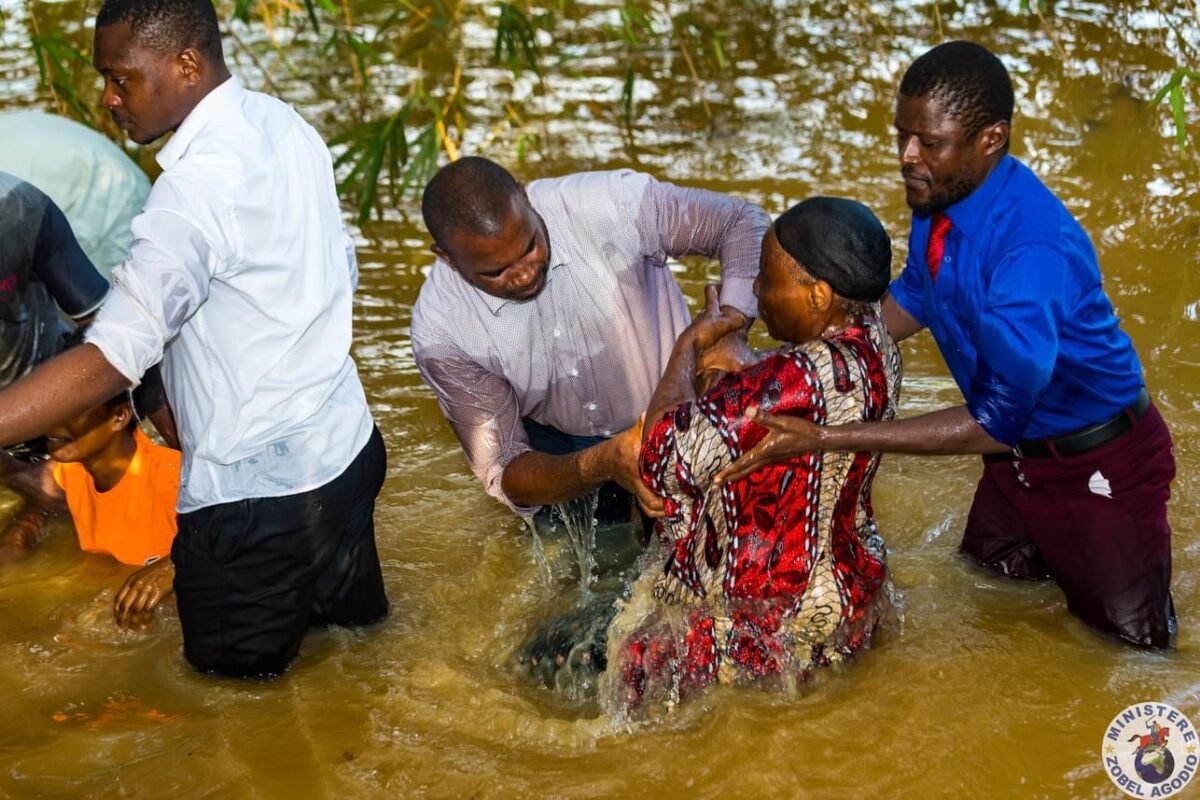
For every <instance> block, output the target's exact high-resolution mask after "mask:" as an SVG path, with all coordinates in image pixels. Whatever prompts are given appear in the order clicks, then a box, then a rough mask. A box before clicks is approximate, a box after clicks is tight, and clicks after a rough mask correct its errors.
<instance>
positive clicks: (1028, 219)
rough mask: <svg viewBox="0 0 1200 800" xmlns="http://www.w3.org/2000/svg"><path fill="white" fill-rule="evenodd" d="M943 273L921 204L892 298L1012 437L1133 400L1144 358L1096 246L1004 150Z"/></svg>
mask: <svg viewBox="0 0 1200 800" xmlns="http://www.w3.org/2000/svg"><path fill="white" fill-rule="evenodd" d="M946 216H947V217H948V218H949V219H950V222H951V225H952V227H951V228H950V232H949V234H948V236H947V238H946V244H945V251H944V254H943V257H942V263H941V265H940V268H939V270H938V276H937V280H936V281H935V280H933V279H931V278H930V270H929V265H928V264H927V263H926V262H925V253H926V251H927V249H928V245H929V238H930V219H929V218H926V217H921V216H917V215H914V216H913V220H912V232H911V233H910V235H909V241H908V244H909V247H908V263H907V264H906V265H905V268H904V271H903V273H901V275H900V277H899V278H897V279H896V280H895V281H893V283H892V286H891V293H892V296H893V297H894V298H895V299H896V302H897V303H898V304H899V305H900V307H901V308H903V309H904V310H905V311H907V312H908V313H909V314H910V315H912V317H913V318H914V319H916V320H917V322H919V323H920V324H921V325H923V326H925V327H927V328H929V330H930V332H931V333H932V334H933V338H934V340H935V341H936V342H937V344H938V348H939V349H940V350H941V352H942V357H943V358H945V359H946V365H947V366H948V367H949V368H950V372H951V374H953V376H954V380H955V381H956V382H957V383H958V386H959V389H961V390H962V393H963V397H964V398H965V399H966V404H967V408H968V409H969V410H970V412H971V415H972V416H973V417H974V418H975V420H976V421H977V422H978V423H979V424H980V425H981V426H982V427H983V428H984V430H986V431H987V432H988V434H989V435H991V436H992V438H994V439H996V440H997V441H1000V442H1003V443H1005V444H1008V445H1015V444H1016V443H1017V441H1018V440H1021V439H1043V438H1046V437H1048V436H1057V435H1062V434H1065V433H1069V432H1072V431H1076V430H1079V429H1081V428H1086V427H1088V426H1091V425H1095V424H1097V423H1100V422H1104V421H1106V420H1108V419H1110V418H1111V417H1113V416H1114V415H1116V414H1117V413H1119V412H1120V411H1121V409H1123V408H1125V407H1127V406H1129V405H1130V404H1131V403H1133V401H1134V399H1135V398H1136V397H1137V393H1138V391H1139V390H1140V389H1141V387H1142V386H1143V384H1144V379H1143V376H1142V367H1141V363H1140V362H1139V360H1138V357H1137V353H1136V352H1134V349H1133V343H1132V342H1131V341H1130V339H1129V336H1128V335H1127V334H1126V333H1125V332H1124V331H1123V330H1121V328H1120V323H1119V321H1118V320H1117V317H1116V314H1115V312H1114V311H1113V306H1112V303H1111V302H1110V301H1109V299H1108V296H1107V295H1106V294H1105V293H1104V287H1103V286H1102V284H1101V278H1100V267H1099V265H1098V263H1097V259H1096V251H1095V249H1094V248H1093V247H1092V243H1091V240H1090V239H1089V238H1088V236H1087V234H1086V233H1085V232H1084V230H1083V228H1082V227H1081V226H1080V225H1079V223H1078V222H1077V221H1076V220H1075V218H1074V217H1073V216H1072V215H1071V212H1069V211H1068V210H1067V209H1066V207H1065V206H1063V204H1062V202H1061V201H1060V200H1059V199H1058V198H1057V197H1055V196H1054V194H1053V193H1051V191H1050V190H1049V189H1047V188H1046V186H1045V185H1044V184H1043V183H1042V182H1041V181H1040V180H1038V178H1037V176H1036V175H1034V174H1033V173H1032V172H1031V171H1030V170H1029V169H1028V168H1027V167H1026V166H1025V165H1023V164H1021V163H1020V162H1019V161H1017V160H1016V159H1015V158H1013V157H1011V156H1006V157H1005V158H1004V159H1002V160H1001V161H1000V163H999V164H998V165H997V166H996V167H995V169H993V170H992V173H991V174H990V175H989V176H988V178H987V180H985V181H984V182H983V184H982V185H981V186H980V187H979V188H978V189H976V190H975V191H974V192H973V193H972V194H971V195H970V196H969V197H968V198H967V199H965V200H963V201H962V202H960V203H957V204H955V205H953V206H951V207H950V208H949V209H947V211H946Z"/></svg>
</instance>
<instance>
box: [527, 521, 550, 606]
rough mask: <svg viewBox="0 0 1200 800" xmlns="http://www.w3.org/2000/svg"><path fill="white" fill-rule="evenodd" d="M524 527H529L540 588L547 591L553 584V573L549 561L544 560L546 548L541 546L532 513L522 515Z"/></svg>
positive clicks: (540, 538)
mask: <svg viewBox="0 0 1200 800" xmlns="http://www.w3.org/2000/svg"><path fill="white" fill-rule="evenodd" d="M522 519H523V520H525V527H527V528H529V537H530V541H531V543H532V550H533V563H534V564H536V565H537V568H538V574H539V575H541V576H542V588H543V589H544V590H545V591H546V592H549V591H550V589H551V587H553V585H554V574H553V572H552V571H551V570H550V562H549V561H547V560H546V548H545V547H543V546H542V537H541V535H540V534H538V529H537V521H536V519H535V518H534V516H533V515H532V514H530V515H529V516H525V517H522Z"/></svg>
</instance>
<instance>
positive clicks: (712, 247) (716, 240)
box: [646, 179, 771, 317]
mask: <svg viewBox="0 0 1200 800" xmlns="http://www.w3.org/2000/svg"><path fill="white" fill-rule="evenodd" d="M648 199H649V203H647V204H646V205H647V206H648V208H649V210H650V214H649V216H650V217H651V219H653V220H654V229H653V230H654V233H655V234H656V236H657V242H656V246H657V247H658V248H659V249H660V250H661V252H663V253H665V254H666V255H667V256H670V257H671V258H681V257H683V256H686V255H702V256H706V257H707V258H717V259H719V260H720V262H721V304H722V305H727V306H733V307H734V308H736V309H737V310H738V311H741V312H742V313H743V314H745V315H746V316H747V317H755V316H757V315H758V301H757V300H756V299H755V297H754V279H755V278H756V277H757V276H758V266H759V257H760V255H761V254H762V241H763V237H764V236H765V235H766V233H767V227H768V226H769V225H770V223H771V220H770V217H768V216H767V212H765V211H763V210H762V209H761V208H759V207H758V206H756V205H754V204H753V203H751V202H749V201H746V200H741V199H738V198H736V197H730V196H729V195H724V194H720V193H718V192H710V191H706V190H704V189H689V188H686V187H682V186H676V185H674V184H672V183H665V182H662V181H657V180H653V179H651V182H650V186H649V189H648Z"/></svg>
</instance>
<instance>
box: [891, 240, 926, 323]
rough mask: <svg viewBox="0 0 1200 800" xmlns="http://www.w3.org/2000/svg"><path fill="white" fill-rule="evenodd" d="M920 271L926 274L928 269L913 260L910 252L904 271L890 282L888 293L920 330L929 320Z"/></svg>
mask: <svg viewBox="0 0 1200 800" xmlns="http://www.w3.org/2000/svg"><path fill="white" fill-rule="evenodd" d="M921 269H924V270H925V273H926V274H928V272H929V267H928V266H926V265H925V264H923V263H921V261H920V259H918V258H915V257H914V256H913V254H912V252H911V250H910V251H909V254H908V260H907V261H906V262H905V264H904V270H903V271H902V272H901V273H900V275H899V277H897V278H896V280H894V281H892V284H891V286H889V287H888V293H889V294H891V296H892V299H893V300H895V301H896V305H898V306H900V308H902V309H904V311H905V312H906V313H907V314H908V315H909V316H910V317H912V318H913V319H915V320H916V321H917V323H918V324H920V326H921V327H922V328H927V327H929V320H928V319H927V318H926V316H925V301H924V296H925V278H924V276H923V275H922V274H921V272H920V270H921Z"/></svg>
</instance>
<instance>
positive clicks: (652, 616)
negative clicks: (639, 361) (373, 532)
mask: <svg viewBox="0 0 1200 800" xmlns="http://www.w3.org/2000/svg"><path fill="white" fill-rule="evenodd" d="M890 267H891V242H890V240H889V239H888V236H887V233H886V232H885V231H884V229H883V226H882V225H880V223H879V220H878V219H876V217H875V215H874V214H872V213H871V211H870V210H869V209H867V208H866V207H865V206H863V205H862V204H861V203H857V202H854V201H851V200H843V199H836V198H825V197H817V198H810V199H809V200H806V201H804V202H802V203H799V204H797V205H796V206H793V207H792V208H791V209H789V210H788V211H787V212H786V213H785V214H783V215H782V216H781V217H780V218H779V219H778V220H776V222H775V224H774V226H773V227H772V229H771V230H769V231H768V233H767V236H766V239H765V241H764V245H763V256H762V270H761V274H760V275H759V277H758V279H757V280H756V281H755V287H754V288H755V294H756V296H757V297H758V303H759V305H758V311H759V316H760V317H761V318H762V320H763V322H764V323H766V326H767V330H768V331H769V332H770V334H771V336H772V337H774V338H775V339H778V340H780V341H783V342H786V343H788V344H785V345H784V346H783V347H782V348H781V349H779V350H777V351H774V352H773V353H770V354H766V356H765V357H763V358H761V359H759V358H756V357H755V356H754V354H752V353H751V352H750V351H749V349H748V348H747V347H746V346H745V336H744V329H745V320H744V319H742V318H741V315H740V314H738V313H737V312H736V311H733V310H731V309H719V308H717V302H716V292H715V289H714V287H709V290H708V292H707V300H708V305H707V307H706V309H705V311H704V312H703V313H702V314H701V315H700V316H699V317H697V319H696V320H695V322H694V323H693V324H692V325H691V327H689V328H688V329H687V330H686V331H685V332H684V333H683V334H682V335H681V336H680V338H679V341H678V342H677V344H676V346H675V350H674V353H673V354H672V357H671V360H670V362H669V364H668V367H667V371H666V374H665V375H664V377H663V379H662V382H661V383H660V384H659V387H658V389H657V391H656V392H655V395H654V398H653V399H652V400H651V403H650V408H649V410H648V411H647V415H646V429H645V433H644V438H643V448H642V454H641V470H642V479H643V480H644V481H645V482H646V484H647V485H648V486H649V487H650V488H651V489H652V490H653V491H655V492H656V493H657V494H659V495H660V496H662V497H663V499H664V503H665V507H666V511H667V517H666V518H665V519H664V520H662V521H661V522H660V524H659V525H658V534H659V538H660V541H661V549H660V550H658V551H652V552H654V555H653V556H651V558H654V559H656V560H655V561H652V562H651V563H656V564H661V565H662V566H661V568H659V569H655V570H647V573H646V574H645V575H644V576H643V577H642V578H640V579H639V580H638V581H637V583H635V585H634V587H633V590H632V593H631V596H630V597H629V598H628V599H627V600H626V601H624V602H622V603H621V604H620V610H619V611H618V612H617V616H616V617H615V619H614V620H613V623H612V625H611V626H610V628H609V635H608V642H609V643H608V656H609V657H608V666H609V670H608V672H609V675H608V677H607V678H606V680H607V681H608V682H609V684H610V688H609V691H604V692H602V695H604V696H605V697H606V698H607V700H608V702H610V703H611V702H615V703H616V706H617V708H616V709H613V710H620V709H629V708H634V707H637V706H639V705H644V704H649V703H663V704H666V705H667V706H671V705H674V704H675V703H677V702H678V701H680V700H681V699H684V698H686V697H687V696H688V695H690V694H693V693H695V692H696V691H697V690H699V689H702V688H703V687H705V686H707V685H709V684H712V683H715V682H729V683H743V682H750V681H757V680H759V679H762V678H768V677H770V678H774V679H776V680H782V681H783V682H784V683H785V685H786V684H790V683H794V682H795V681H798V680H803V679H805V678H806V677H807V676H808V674H809V672H810V670H811V669H812V668H813V667H816V666H822V665H826V664H830V663H834V662H839V661H843V660H845V659H847V658H848V657H850V656H851V655H853V654H854V653H855V652H857V651H858V650H860V649H861V648H863V647H864V646H866V644H867V643H868V641H869V640H870V638H871V635H872V633H873V631H874V630H875V628H876V626H877V624H878V623H879V621H880V619H881V618H882V617H883V615H884V614H885V613H886V611H887V610H888V608H889V607H890V599H889V597H890V582H889V579H888V571H887V564H886V560H885V548H884V544H883V540H882V538H881V537H880V536H879V533H878V532H877V530H876V526H875V521H874V517H873V514H872V511H871V498H870V489H871V481H872V478H873V476H874V474H875V470H876V468H877V467H878V465H879V455H878V454H875V453H810V454H807V455H804V456H801V457H797V458H793V459H792V460H790V461H787V462H783V463H780V464H775V465H771V466H768V467H764V468H762V469H760V470H758V471H756V472H755V473H753V474H751V475H750V476H748V477H747V478H745V479H742V480H737V481H733V482H730V483H728V484H726V485H724V486H716V485H714V483H713V477H714V476H715V475H716V474H717V473H718V472H719V471H720V470H721V469H722V468H723V467H725V466H727V465H728V464H729V463H731V462H732V461H733V460H734V459H735V458H737V456H738V455H740V454H741V453H743V452H745V451H746V450H748V449H749V448H751V447H753V446H754V445H755V444H756V443H757V442H758V441H759V439H761V438H762V437H763V436H764V435H765V433H766V431H765V429H764V428H762V427H761V426H759V425H757V424H755V423H754V422H752V421H750V420H749V419H747V418H746V416H745V414H746V411H747V410H748V409H750V408H753V407H757V408H760V409H763V410H765V411H769V412H770V413H773V414H789V415H796V416H801V417H803V418H805V419H809V420H811V421H813V422H816V423H818V424H842V423H846V422H852V421H862V420H882V419H890V418H891V417H893V416H894V412H895V407H896V402H897V399H898V397H897V393H898V390H899V385H900V356H899V351H898V350H897V348H896V346H895V344H894V343H893V342H892V341H891V340H890V339H889V338H888V335H887V332H886V330H885V328H884V326H883V324H882V319H881V317H880V311H879V306H878V302H879V300H880V299H881V297H882V295H883V293H884V291H885V289H886V288H887V285H888V279H889V277H890ZM730 331H733V333H732V334H731V335H728V336H727V335H726V334H728V333H729V332H730ZM722 337H724V339H723V340H722ZM718 341H720V342H721V344H720V346H719V347H717V348H713V345H714V344H715V343H717V342H718ZM730 341H733V342H735V344H733V345H730V344H729V342H730ZM706 351H707V356H706ZM714 352H719V353H720V360H721V361H722V362H723V363H724V364H725V365H726V366H727V367H730V366H731V367H732V368H733V370H732V371H729V372H727V373H726V374H724V376H723V377H721V378H720V379H719V380H718V381H717V383H716V384H715V385H714V386H713V387H712V388H711V389H709V390H708V391H706V392H704V393H703V394H701V395H700V396H698V397H697V395H696V392H695V391H694V388H693V385H694V382H695V381H696V378H697V368H698V365H699V366H700V367H701V368H703V366H704V364H705V362H706V361H707V362H708V363H712V361H713V357H712V354H713V353H714Z"/></svg>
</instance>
